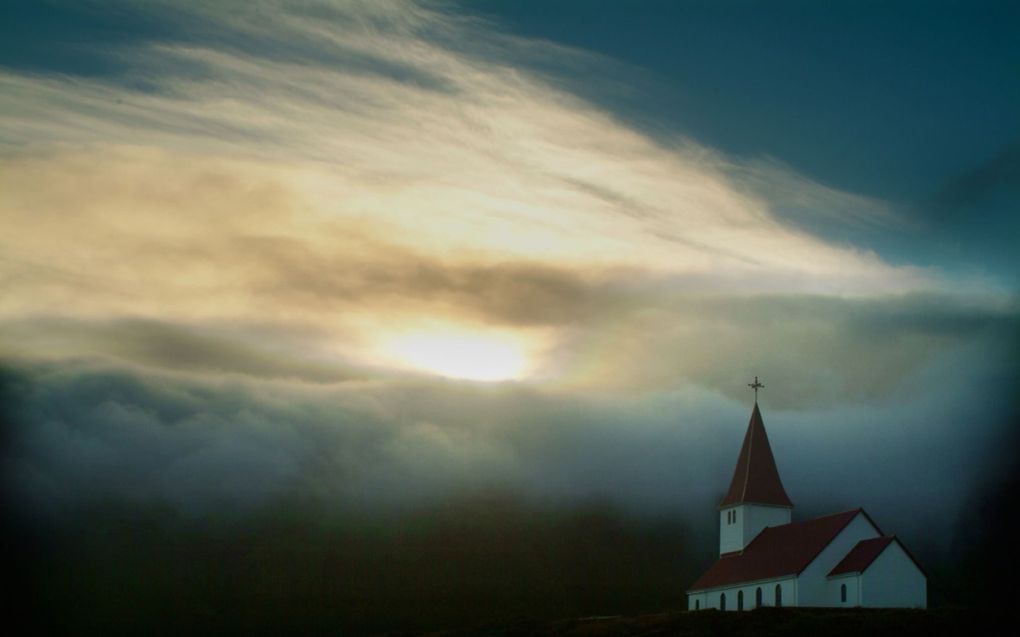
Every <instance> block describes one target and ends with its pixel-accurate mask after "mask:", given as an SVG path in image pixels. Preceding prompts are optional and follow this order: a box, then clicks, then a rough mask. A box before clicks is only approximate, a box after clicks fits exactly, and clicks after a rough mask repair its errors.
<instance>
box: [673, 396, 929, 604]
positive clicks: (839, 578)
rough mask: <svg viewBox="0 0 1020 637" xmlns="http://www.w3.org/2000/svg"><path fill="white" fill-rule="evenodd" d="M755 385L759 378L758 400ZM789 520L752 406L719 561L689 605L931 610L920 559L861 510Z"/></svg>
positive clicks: (723, 515)
mask: <svg viewBox="0 0 1020 637" xmlns="http://www.w3.org/2000/svg"><path fill="white" fill-rule="evenodd" d="M760 386H761V385H759V384H758V379H757V378H755V384H754V385H752V387H755V389H756V394H757V387H760ZM792 514H793V503H792V502H791V501H790V498H789V497H788V496H787V495H786V490H785V489H783V483H782V482H781V481H780V480H779V470H778V469H777V468H776V461H775V458H773V456H772V448H771V447H770V446H769V439H768V436H766V435H765V423H764V422H763V421H762V417H761V411H760V410H759V409H758V401H757V400H755V403H754V410H753V411H752V412H751V422H750V423H749V424H748V426H747V434H746V435H745V436H744V444H743V446H742V447H741V448H740V456H739V457H738V458H737V466H736V469H734V471H733V480H732V481H731V482H730V488H729V490H728V491H727V492H726V496H725V497H724V498H723V500H722V502H721V503H720V505H719V524H720V527H719V559H718V560H717V561H716V562H715V564H713V565H712V566H711V567H709V569H708V570H707V571H705V573H704V574H703V575H702V576H701V577H699V578H698V579H697V581H695V582H694V583H693V584H692V585H691V587H690V589H688V591H687V601H688V609H690V610H701V609H706V608H717V609H720V610H751V609H753V608H757V607H759V606H830V607H854V606H865V607H888V608H891V607H899V608H926V607H927V603H928V599H927V597H928V596H927V582H928V580H927V576H926V575H925V573H924V571H923V570H922V569H921V567H920V565H919V564H918V563H917V560H915V559H914V558H913V556H912V555H911V554H910V552H909V551H907V548H906V547H905V546H904V545H903V543H902V542H900V540H898V539H897V538H896V536H895V535H886V534H885V533H884V532H882V530H881V529H880V528H879V527H878V525H877V524H876V523H875V521H874V520H872V519H871V516H869V515H868V514H867V513H865V512H864V509H854V510H852V511H845V512H843V513H835V514H833V515H826V516H823V517H820V518H815V519H813V520H804V521H801V522H793V521H792Z"/></svg>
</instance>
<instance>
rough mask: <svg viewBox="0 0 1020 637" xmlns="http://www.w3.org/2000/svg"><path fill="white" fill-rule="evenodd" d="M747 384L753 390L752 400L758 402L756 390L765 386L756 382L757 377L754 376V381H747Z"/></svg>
mask: <svg viewBox="0 0 1020 637" xmlns="http://www.w3.org/2000/svg"><path fill="white" fill-rule="evenodd" d="M747 386H748V387H750V388H751V389H753V390H754V402H755V403H757V402H758V390H759V389H760V388H762V387H765V385H763V384H762V383H759V382H758V377H757V376H755V377H754V382H753V383H748V384H747Z"/></svg>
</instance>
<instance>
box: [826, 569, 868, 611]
mask: <svg viewBox="0 0 1020 637" xmlns="http://www.w3.org/2000/svg"><path fill="white" fill-rule="evenodd" d="M840 586H846V601H845V602H843V601H840V600H841V599H842V596H841V595H840V590H839V588H840ZM827 588H828V592H827V594H826V597H827V598H828V599H829V600H830V601H831V604H827V605H829V606H842V607H843V608H853V607H855V606H860V605H861V601H860V600H861V578H860V577H859V576H858V575H857V574H847V575H837V576H836V577H832V578H829V583H828V586H827Z"/></svg>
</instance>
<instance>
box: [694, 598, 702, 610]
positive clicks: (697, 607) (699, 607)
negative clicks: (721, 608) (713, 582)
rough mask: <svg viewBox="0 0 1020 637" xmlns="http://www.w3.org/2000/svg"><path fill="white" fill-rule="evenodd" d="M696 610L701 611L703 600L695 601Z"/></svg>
mask: <svg viewBox="0 0 1020 637" xmlns="http://www.w3.org/2000/svg"><path fill="white" fill-rule="evenodd" d="M694 610H701V600H700V599H696V600H694Z"/></svg>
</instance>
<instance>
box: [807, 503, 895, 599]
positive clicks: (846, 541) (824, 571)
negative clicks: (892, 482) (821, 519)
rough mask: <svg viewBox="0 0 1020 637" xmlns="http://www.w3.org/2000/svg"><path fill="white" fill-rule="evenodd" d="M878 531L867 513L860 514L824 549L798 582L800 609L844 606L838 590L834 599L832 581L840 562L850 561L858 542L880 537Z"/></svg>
mask: <svg viewBox="0 0 1020 637" xmlns="http://www.w3.org/2000/svg"><path fill="white" fill-rule="evenodd" d="M878 536H879V533H878V529H876V528H875V527H874V525H872V524H871V522H869V521H868V518H867V517H866V516H865V515H864V514H863V513H858V514H857V515H856V516H854V518H853V519H852V520H850V523H849V524H847V525H846V526H845V527H843V530H842V531H840V532H839V534H838V535H837V536H836V537H835V538H834V539H833V540H832V542H829V545H828V546H826V547H825V548H824V549H822V551H821V553H819V554H818V555H817V556H816V557H815V559H814V560H812V561H811V563H810V564H808V566H807V568H805V569H804V570H803V571H801V574H800V577H798V578H797V596H798V600H797V602H798V605H799V606H841V604H840V603H839V595H838V592H839V591H838V587H837V589H835V590H836V595H835V596H833V594H832V590H833V589H832V588H831V587H830V585H829V584H830V580H829V579H828V577H827V576H828V574H829V571H831V570H832V569H833V568H834V567H835V566H836V564H839V562H840V560H842V559H843V558H844V557H846V554H847V553H849V552H850V549H852V548H853V547H854V546H855V545H856V544H857V543H858V542H860V541H861V540H866V539H868V538H873V537H878Z"/></svg>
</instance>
